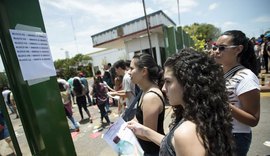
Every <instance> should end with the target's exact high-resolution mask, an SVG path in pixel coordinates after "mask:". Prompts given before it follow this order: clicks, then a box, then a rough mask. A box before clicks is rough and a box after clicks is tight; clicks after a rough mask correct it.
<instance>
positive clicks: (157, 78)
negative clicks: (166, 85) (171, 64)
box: [133, 53, 163, 89]
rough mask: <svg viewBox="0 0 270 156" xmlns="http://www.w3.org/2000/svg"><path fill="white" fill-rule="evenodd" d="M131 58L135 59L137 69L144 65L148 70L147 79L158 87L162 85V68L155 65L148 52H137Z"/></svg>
mask: <svg viewBox="0 0 270 156" xmlns="http://www.w3.org/2000/svg"><path fill="white" fill-rule="evenodd" d="M133 59H136V60H137V62H136V64H135V65H136V66H137V67H138V68H139V69H143V68H144V67H146V68H147V70H148V73H149V74H148V79H149V80H150V81H152V82H154V83H156V84H157V85H158V86H159V87H160V89H161V87H162V85H163V79H162V78H163V70H162V68H161V67H160V66H158V65H157V63H156V62H155V60H154V58H153V57H152V56H151V55H149V54H145V53H143V54H139V55H134V57H133Z"/></svg>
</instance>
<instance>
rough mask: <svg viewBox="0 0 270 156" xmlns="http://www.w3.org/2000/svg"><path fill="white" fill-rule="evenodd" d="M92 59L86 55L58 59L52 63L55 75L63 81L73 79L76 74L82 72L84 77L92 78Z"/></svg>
mask: <svg viewBox="0 0 270 156" xmlns="http://www.w3.org/2000/svg"><path fill="white" fill-rule="evenodd" d="M91 61H92V58H91V57H90V56H87V55H83V54H77V55H75V56H74V57H72V58H70V59H69V58H66V59H59V60H56V61H54V66H55V68H56V70H57V73H58V74H59V75H60V76H61V77H63V78H64V79H68V78H70V77H74V76H76V75H77V74H78V72H83V73H84V74H85V76H92V75H93V74H92V70H91V69H92V64H91Z"/></svg>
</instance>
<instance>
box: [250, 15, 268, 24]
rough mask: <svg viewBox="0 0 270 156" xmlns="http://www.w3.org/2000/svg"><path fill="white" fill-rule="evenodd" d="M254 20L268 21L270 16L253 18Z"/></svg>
mask: <svg viewBox="0 0 270 156" xmlns="http://www.w3.org/2000/svg"><path fill="white" fill-rule="evenodd" d="M253 21H254V22H259V23H267V22H270V16H261V17H257V18H256V19H254V20H253Z"/></svg>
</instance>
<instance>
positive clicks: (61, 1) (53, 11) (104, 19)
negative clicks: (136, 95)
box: [40, 0, 153, 60]
mask: <svg viewBox="0 0 270 156" xmlns="http://www.w3.org/2000/svg"><path fill="white" fill-rule="evenodd" d="M118 2H119V3H120V2H121V5H120V4H119V3H118ZM118 2H115V1H114V2H111V1H106V0H105V1H98V0H91V1H90V2H89V1H88V0H80V1H74V0H40V4H41V9H42V13H43V18H44V22H45V26H46V31H47V35H48V38H49V42H50V47H51V51H52V56H53V58H54V60H55V59H59V58H64V57H65V55H64V51H63V50H60V49H61V48H63V49H65V50H66V51H69V53H70V57H72V56H75V55H76V54H77V49H78V51H79V53H89V52H90V51H92V50H95V49H94V48H93V47H92V39H91V35H93V34H96V33H99V32H101V31H104V30H107V29H110V28H112V27H114V26H117V25H120V24H122V23H125V22H128V21H130V20H133V19H136V18H138V17H141V16H143V14H144V12H143V7H142V3H141V1H138V0H136V1H129V0H126V1H118ZM147 11H148V12H149V11H151V12H153V10H152V9H151V8H149V9H147ZM71 18H72V21H73V22H72V23H73V26H74V29H73V27H72V23H71ZM74 35H75V37H76V41H75V39H74Z"/></svg>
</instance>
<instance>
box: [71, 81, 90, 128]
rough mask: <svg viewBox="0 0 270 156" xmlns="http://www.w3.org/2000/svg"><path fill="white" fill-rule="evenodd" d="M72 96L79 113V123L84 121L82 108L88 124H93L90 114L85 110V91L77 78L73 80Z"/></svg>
mask: <svg viewBox="0 0 270 156" xmlns="http://www.w3.org/2000/svg"><path fill="white" fill-rule="evenodd" d="M73 94H74V96H76V102H77V105H78V108H79V112H80V115H81V121H82V120H83V119H84V117H83V112H82V108H83V109H84V111H85V112H86V114H87V115H88V117H89V121H90V123H93V120H92V118H91V115H90V112H89V110H88V109H87V106H86V103H87V102H86V95H85V94H86V89H85V87H84V86H83V84H82V83H81V81H80V80H79V79H77V78H74V79H73Z"/></svg>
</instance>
